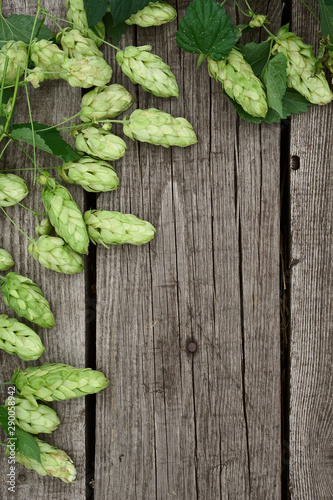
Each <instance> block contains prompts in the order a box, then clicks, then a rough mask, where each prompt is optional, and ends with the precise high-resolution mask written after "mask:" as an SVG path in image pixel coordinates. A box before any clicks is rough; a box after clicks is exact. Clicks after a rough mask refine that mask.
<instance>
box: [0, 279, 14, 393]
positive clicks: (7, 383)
mask: <svg viewBox="0 0 333 500" xmlns="http://www.w3.org/2000/svg"><path fill="white" fill-rule="evenodd" d="M1 278H2V276H1ZM0 385H12V382H1V384H0Z"/></svg>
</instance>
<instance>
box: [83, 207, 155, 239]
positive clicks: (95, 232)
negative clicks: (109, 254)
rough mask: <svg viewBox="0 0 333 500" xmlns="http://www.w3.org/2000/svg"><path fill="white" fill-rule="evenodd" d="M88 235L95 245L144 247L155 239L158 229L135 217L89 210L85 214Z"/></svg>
mask: <svg viewBox="0 0 333 500" xmlns="http://www.w3.org/2000/svg"><path fill="white" fill-rule="evenodd" d="M84 220H85V222H86V224H87V228H88V234H89V237H90V239H91V241H92V242H93V243H95V244H96V243H101V244H102V245H104V246H105V247H107V245H108V244H110V245H124V244H125V243H129V244H131V245H143V244H144V243H148V241H150V240H151V239H153V238H154V236H155V233H156V229H155V228H154V226H152V225H151V224H150V223H149V222H146V221H144V220H141V219H138V218H137V217H135V215H131V214H121V213H120V212H109V211H107V210H89V211H88V212H86V213H85V214H84Z"/></svg>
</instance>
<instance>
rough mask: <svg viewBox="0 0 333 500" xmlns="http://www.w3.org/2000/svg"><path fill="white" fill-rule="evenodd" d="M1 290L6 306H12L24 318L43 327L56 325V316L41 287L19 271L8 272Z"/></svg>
mask: <svg viewBox="0 0 333 500" xmlns="http://www.w3.org/2000/svg"><path fill="white" fill-rule="evenodd" d="M1 292H2V294H3V298H4V301H5V304H6V306H9V307H11V308H12V309H14V311H15V312H16V313H17V314H18V315H19V316H21V317H22V318H25V319H27V320H28V321H32V322H33V323H36V325H38V326H41V327H43V328H52V326H54V317H53V314H52V312H51V310H50V307H49V303H48V301H47V300H46V298H45V297H44V295H43V294H42V291H41V289H40V288H39V287H38V286H37V285H36V284H35V283H34V282H33V281H31V280H30V279H29V278H26V277H25V276H21V275H20V274H17V273H8V274H7V275H6V277H5V278H4V280H3V282H2V283H1Z"/></svg>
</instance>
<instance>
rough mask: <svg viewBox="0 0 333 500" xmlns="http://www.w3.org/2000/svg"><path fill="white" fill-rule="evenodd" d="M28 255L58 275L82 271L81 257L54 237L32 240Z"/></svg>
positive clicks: (62, 241)
mask: <svg viewBox="0 0 333 500" xmlns="http://www.w3.org/2000/svg"><path fill="white" fill-rule="evenodd" d="M29 254H30V255H31V254H32V256H33V258H34V259H35V260H36V261H37V262H39V263H40V264H41V265H42V266H44V267H47V269H51V270H52V271H57V272H58V273H64V274H76V273H80V272H81V271H82V270H83V259H82V256H81V255H80V254H79V253H77V252H74V250H72V249H71V247H70V246H69V245H67V243H65V242H64V240H62V239H61V238H57V237H55V236H48V235H45V236H41V237H40V238H39V239H38V240H37V241H35V240H32V242H31V243H30V245H29Z"/></svg>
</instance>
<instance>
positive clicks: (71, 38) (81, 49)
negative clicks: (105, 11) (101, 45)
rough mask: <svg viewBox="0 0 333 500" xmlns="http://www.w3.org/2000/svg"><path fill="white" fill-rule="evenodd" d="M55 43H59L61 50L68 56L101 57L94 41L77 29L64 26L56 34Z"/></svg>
mask: <svg viewBox="0 0 333 500" xmlns="http://www.w3.org/2000/svg"><path fill="white" fill-rule="evenodd" d="M56 41H57V43H61V46H62V48H63V51H64V52H65V54H66V55H67V56H68V57H76V58H81V57H103V53H102V52H101V51H100V50H99V49H98V47H97V45H96V43H95V42H94V40H92V39H91V38H88V37H85V36H83V35H82V33H81V32H80V31H79V30H77V29H71V28H66V29H65V30H64V31H62V32H61V33H58V35H57V36H56Z"/></svg>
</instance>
